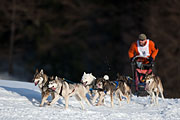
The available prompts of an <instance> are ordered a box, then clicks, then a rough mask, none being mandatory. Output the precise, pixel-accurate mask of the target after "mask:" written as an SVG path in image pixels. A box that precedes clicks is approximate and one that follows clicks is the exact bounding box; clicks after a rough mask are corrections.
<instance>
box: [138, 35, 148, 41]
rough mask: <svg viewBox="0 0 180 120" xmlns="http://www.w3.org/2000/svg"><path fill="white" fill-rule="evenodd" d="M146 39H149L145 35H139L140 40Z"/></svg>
mask: <svg viewBox="0 0 180 120" xmlns="http://www.w3.org/2000/svg"><path fill="white" fill-rule="evenodd" d="M145 39H147V37H146V35H145V34H140V35H139V40H145Z"/></svg>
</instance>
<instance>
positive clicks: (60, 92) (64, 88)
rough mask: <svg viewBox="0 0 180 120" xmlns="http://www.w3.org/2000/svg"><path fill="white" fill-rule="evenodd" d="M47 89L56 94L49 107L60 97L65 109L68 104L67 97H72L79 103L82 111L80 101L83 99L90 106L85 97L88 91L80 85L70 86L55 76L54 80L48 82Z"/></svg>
mask: <svg viewBox="0 0 180 120" xmlns="http://www.w3.org/2000/svg"><path fill="white" fill-rule="evenodd" d="M48 87H49V88H50V89H51V90H53V92H54V93H55V94H56V96H55V98H54V99H53V100H52V102H51V103H50V104H49V105H53V104H54V103H55V102H57V101H58V100H59V98H60V96H62V97H63V98H64V100H65V109H67V108H68V104H69V97H70V96H73V95H74V96H75V97H76V99H77V100H78V101H79V102H80V104H81V107H82V109H84V105H83V103H82V99H84V100H85V101H86V103H87V104H88V105H90V103H89V101H88V99H87V97H86V93H87V92H88V91H87V90H86V88H85V87H84V86H83V84H81V83H77V84H70V83H67V82H66V81H65V80H63V79H61V78H59V77H57V76H56V77H55V79H53V80H51V81H50V82H49V85H48Z"/></svg>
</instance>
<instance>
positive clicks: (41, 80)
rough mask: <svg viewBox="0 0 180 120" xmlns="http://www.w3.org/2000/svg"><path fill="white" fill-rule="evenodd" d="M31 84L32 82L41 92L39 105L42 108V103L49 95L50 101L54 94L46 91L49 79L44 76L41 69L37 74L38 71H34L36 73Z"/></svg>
mask: <svg viewBox="0 0 180 120" xmlns="http://www.w3.org/2000/svg"><path fill="white" fill-rule="evenodd" d="M33 82H34V84H35V86H36V85H38V87H39V89H40V91H41V97H42V100H41V104H40V105H39V106H40V107H42V106H43V105H44V103H45V102H47V98H48V96H49V95H50V94H51V96H52V99H53V98H54V97H55V96H54V93H52V92H51V91H50V90H49V89H48V84H49V78H48V76H47V75H46V74H44V71H43V69H41V71H40V72H38V70H37V69H36V73H35V74H34V78H33Z"/></svg>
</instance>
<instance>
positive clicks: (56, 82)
mask: <svg viewBox="0 0 180 120" xmlns="http://www.w3.org/2000/svg"><path fill="white" fill-rule="evenodd" d="M33 81H34V84H35V86H36V85H38V87H39V89H40V91H41V96H42V100H41V104H40V106H41V107H42V106H43V105H44V103H47V104H48V105H53V104H54V103H55V102H57V101H58V100H59V98H60V97H63V99H64V100H65V108H66V109H67V108H68V104H69V97H71V96H75V98H76V99H77V100H78V101H79V102H80V105H81V107H82V109H84V105H83V102H82V100H84V101H85V102H86V103H87V104H88V105H91V104H92V105H95V104H96V105H97V106H99V105H102V104H103V103H104V97H105V95H110V98H111V107H113V106H114V102H113V101H114V95H115V97H116V98H118V101H119V105H121V101H122V97H125V98H126V100H127V103H129V102H130V97H131V89H130V85H131V82H132V79H131V78H130V77H128V76H120V75H118V76H117V79H116V80H115V81H111V80H109V76H108V75H105V76H104V77H102V78H96V77H94V76H93V75H92V73H85V72H84V74H83V76H82V79H81V83H69V82H68V81H67V80H65V79H63V78H60V77H57V76H56V77H48V76H47V75H46V74H45V73H44V71H43V70H41V71H38V70H36V73H35V74H34V78H33ZM145 81H146V87H145V90H146V91H147V92H148V93H149V94H150V96H151V98H152V100H151V102H152V103H156V104H158V96H159V93H160V94H161V97H162V98H163V99H164V96H163V86H162V83H161V80H160V78H159V77H158V76H155V75H153V74H152V75H146V77H145ZM87 93H88V94H89V95H90V99H91V101H90V102H89V100H88V99H87V97H86V94H87ZM49 95H51V96H52V101H51V102H48V101H47V98H48V96H49ZM98 98H99V99H98ZM97 100H98V102H97V103H96V101H97Z"/></svg>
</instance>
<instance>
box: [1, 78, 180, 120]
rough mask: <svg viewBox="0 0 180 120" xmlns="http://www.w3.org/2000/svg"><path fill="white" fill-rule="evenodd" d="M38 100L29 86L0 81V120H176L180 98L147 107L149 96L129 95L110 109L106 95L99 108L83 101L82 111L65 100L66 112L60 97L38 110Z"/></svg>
mask: <svg viewBox="0 0 180 120" xmlns="http://www.w3.org/2000/svg"><path fill="white" fill-rule="evenodd" d="M48 100H51V97H49V98H48ZM40 101H41V94H40V90H39V88H38V87H37V86H34V84H33V83H27V82H18V81H10V80H0V120H81V119H82V120H83V119H86V120H97V119H101V120H180V99H165V100H164V101H163V100H162V99H161V98H159V105H151V104H150V98H149V97H136V96H133V97H132V98H131V102H130V103H129V104H127V102H126V101H125V100H123V101H122V103H121V106H119V105H118V101H117V99H115V100H114V108H111V107H110V97H109V96H106V97H105V105H103V106H88V105H87V104H86V103H85V102H83V103H84V105H85V110H82V109H81V106H80V104H79V102H78V101H76V99H75V97H71V98H70V99H69V108H68V109H64V100H63V99H62V98H61V99H60V100H59V101H58V102H57V103H56V104H55V105H53V106H48V105H45V106H44V107H39V104H40Z"/></svg>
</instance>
